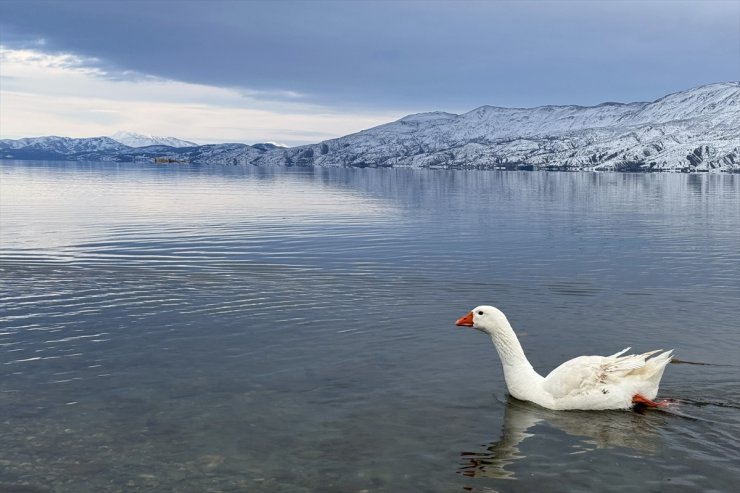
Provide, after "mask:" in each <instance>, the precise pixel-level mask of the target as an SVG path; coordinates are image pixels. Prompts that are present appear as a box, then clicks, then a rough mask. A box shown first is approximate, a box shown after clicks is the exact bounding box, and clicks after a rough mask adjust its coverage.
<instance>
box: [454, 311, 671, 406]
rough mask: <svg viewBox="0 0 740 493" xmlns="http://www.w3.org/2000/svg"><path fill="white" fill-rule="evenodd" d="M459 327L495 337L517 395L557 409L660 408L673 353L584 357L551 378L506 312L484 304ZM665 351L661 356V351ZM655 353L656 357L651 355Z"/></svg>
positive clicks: (506, 375) (510, 386)
mask: <svg viewBox="0 0 740 493" xmlns="http://www.w3.org/2000/svg"><path fill="white" fill-rule="evenodd" d="M457 325H459V326H464V327H472V328H475V329H477V330H480V331H481V332H485V333H487V334H489V335H490V336H491V339H492V340H493V344H494V346H495V347H496V350H497V352H498V354H499V357H500V358H501V364H502V365H503V368H504V379H505V380H506V386H507V388H508V390H509V393H510V394H511V395H512V396H513V397H516V398H517V399H520V400H524V401H530V402H534V403H535V404H539V405H540V406H542V407H545V408H548V409H554V410H566V409H581V410H604V409H630V408H631V407H632V406H634V405H635V404H636V403H641V404H646V405H648V406H657V405H659V404H658V403H655V402H653V399H655V397H656V396H657V395H658V386H659V384H660V379H661V377H662V376H663V370H665V367H666V365H667V364H668V363H669V362H670V361H671V354H672V351H665V352H661V351H662V350H657V351H650V352H647V353H643V354H630V355H627V354H625V353H626V352H627V351H629V349H630V348H627V349H624V350H622V351H620V352H618V353H616V354H612V355H611V356H579V357H577V358H573V359H571V360H568V361H566V362H565V363H563V364H561V365H560V366H558V367H557V368H555V369H554V370H553V371H551V372H550V373H549V374H548V375H547V376H545V377H543V376H542V375H540V374H538V373H537V372H536V371H535V370H534V368H532V365H531V364H530V363H529V361H528V360H527V357H526V356H525V355H524V350H523V349H522V346H521V344H520V343H519V339H517V337H516V334H515V333H514V330H513V329H512V328H511V325H510V324H509V321H508V320H507V318H506V316H505V315H504V314H503V312H501V311H500V310H499V309H497V308H494V307H492V306H485V305H483V306H479V307H476V308H475V309H474V310H473V311H471V312H470V313H468V314H467V315H465V316H464V317H462V318H460V319H459V320H458V321H457ZM657 353H660V354H657ZM651 356H652V357H651Z"/></svg>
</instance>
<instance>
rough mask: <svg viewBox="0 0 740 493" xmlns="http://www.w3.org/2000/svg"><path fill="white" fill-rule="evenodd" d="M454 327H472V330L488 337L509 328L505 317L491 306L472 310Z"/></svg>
mask: <svg viewBox="0 0 740 493" xmlns="http://www.w3.org/2000/svg"><path fill="white" fill-rule="evenodd" d="M455 325H459V326H460V327H472V328H473V329H476V330H480V331H481V332H485V333H486V334H489V335H494V334H495V333H496V332H499V331H501V330H502V329H504V328H506V327H510V326H509V321H508V320H507V319H506V315H504V313H503V312H502V311H501V310H499V309H498V308H495V307H493V306H488V305H481V306H477V307H475V308H473V310H472V311H471V312H470V313H468V314H467V315H465V316H464V317H460V318H459V319H458V320H457V322H455Z"/></svg>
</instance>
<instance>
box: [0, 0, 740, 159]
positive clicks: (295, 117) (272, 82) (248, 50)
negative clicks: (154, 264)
mask: <svg viewBox="0 0 740 493" xmlns="http://www.w3.org/2000/svg"><path fill="white" fill-rule="evenodd" d="M737 80H740V0H697V1H680V0H662V1H651V0H634V1H632V0H622V1H588V0H580V1H559V0H551V1H548V0H539V1H527V0H518V1H504V0H501V1H495V0H490V1H444V0H436V1H423V0H406V1H401V0H397V1H382V0H375V1H369V0H368V1H361V0H354V1H353V0H342V1H310V0H299V1H287V0H286V1H281V0H271V1H258V0H255V1H246V0H242V1H233V0H232V1H221V0H211V1H206V0H201V1H174V0H170V1H161V0H142V1H139V0H126V1H117V0H87V1H79V0H53V1H40V0H22V1H15V0H0V138H21V137H36V136H42V135H61V136H68V137H92V136H99V135H110V134H113V133H115V132H116V131H119V130H122V131H132V132H139V133H145V134H153V135H162V136H175V137H179V138H182V139H187V140H191V141H194V142H197V143H200V144H209V143H218V142H243V143H247V144H252V143H257V142H274V143H277V144H281V145H300V144H307V143H314V142H318V141H321V140H325V139H328V138H333V137H339V136H341V135H346V134H349V133H353V132H356V131H359V130H362V129H365V128H369V127H372V126H375V125H379V124H382V123H386V122H389V121H393V120H396V119H398V118H401V117H403V116H405V115H407V114H410V113H418V112H424V111H448V112H452V113H462V112H466V111H470V110H472V109H474V108H476V107H479V106H482V105H495V106H507V107H512V106H514V107H533V106H541V105H547V104H556V105H559V104H578V105H595V104H599V103H602V102H606V101H616V102H633V101H653V100H655V99H658V98H660V97H662V96H664V95H666V94H669V93H672V92H676V91H681V90H685V89H689V88H692V87H696V86H699V85H703V84H709V83H714V82H726V81H737Z"/></svg>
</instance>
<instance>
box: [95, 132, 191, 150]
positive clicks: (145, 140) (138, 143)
mask: <svg viewBox="0 0 740 493" xmlns="http://www.w3.org/2000/svg"><path fill="white" fill-rule="evenodd" d="M110 138H111V139H113V140H115V141H117V142H120V143H121V144H124V145H127V146H129V147H147V146H170V147H195V146H197V145H198V144H196V143H195V142H190V141H188V140H182V139H178V138H175V137H157V136H156V135H144V134H137V133H134V132H116V133H114V134H113V135H111V136H110Z"/></svg>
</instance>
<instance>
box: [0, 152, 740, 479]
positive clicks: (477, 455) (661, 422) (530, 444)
mask: <svg viewBox="0 0 740 493" xmlns="http://www.w3.org/2000/svg"><path fill="white" fill-rule="evenodd" d="M0 187H1V188H0V221H1V223H0V226H1V229H0V235H1V236H0V240H1V247H0V255H1V263H0V276H1V277H0V423H1V424H0V443H2V447H0V492H11V491H12V492H21V491H22V492H28V493H30V492H108V491H111V492H115V491H127V492H129V491H131V492H139V491H142V492H143V491H173V492H196V491H198V492H205V491H213V492H216V491H222V492H258V493H260V492H271V493H272V492H330V493H331V492H393V493H395V492H416V491H424V492H458V491H475V492H494V491H496V492H518V491H539V492H592V491H635V490H636V489H639V490H640V491H656V492H657V491H666V492H668V491H670V492H675V491H679V492H680V491H686V492H693V491H705V492H709V491H713V492H729V491H736V488H737V484H738V482H740V469H739V468H740V466H739V465H740V385H739V384H738V382H739V381H740V361H739V360H740V358H739V357H738V354H739V351H738V348H740V323H739V322H738V321H739V319H740V248H739V247H738V246H739V245H740V175H716V176H715V175H712V176H706V175H705V176H697V175H673V174H660V175H629V174H608V173H604V174H591V173H574V174H565V173H560V174H558V173H544V172H543V173H531V172H530V173H527V172H521V173H518V172H493V171H487V172H482V171H469V172H465V171H449V172H448V171H414V170H371V169H365V170H363V169H282V168H207V167H203V168H201V167H195V166H193V167H190V166H178V167H158V166H153V165H148V164H125V165H124V164H121V165H117V164H105V163H93V164H75V163H39V162H8V161H6V162H3V163H2V164H0ZM482 303H488V304H494V305H497V306H498V307H500V308H501V309H502V310H504V312H505V313H507V314H508V316H509V318H510V320H511V322H512V324H513V326H514V328H515V330H517V331H518V333H519V334H520V336H521V340H522V344H523V345H524V348H525V351H526V352H527V354H528V355H529V357H530V360H531V362H532V364H533V365H534V366H535V368H537V369H539V370H540V371H541V372H548V371H549V370H550V369H552V368H554V367H555V366H557V365H558V364H560V363H561V362H562V361H563V360H565V359H568V358H571V357H575V356H578V355H581V354H607V353H608V354H611V353H614V352H616V351H618V350H620V349H622V348H624V347H626V346H632V347H633V348H634V349H635V350H637V351H646V350H650V349H657V348H666V349H668V348H675V349H676V351H677V355H678V357H679V358H681V359H682V360H687V361H696V362H704V363H711V364H710V365H688V364H675V365H670V367H669V368H668V369H667V371H666V374H665V377H664V379H663V385H662V387H661V396H662V397H671V398H675V399H677V402H676V403H675V404H673V406H672V407H671V408H670V409H669V410H667V411H648V412H645V413H644V414H639V413H636V412H600V413H589V412H551V411H547V410H544V409H541V408H538V407H536V406H533V405H529V404H526V403H522V402H518V401H514V400H507V397H506V389H505V385H504V381H503V376H502V371H501V368H500V363H499V361H498V357H497V355H496V352H495V350H494V348H493V346H492V344H491V343H490V340H489V339H487V338H486V337H485V336H484V335H483V334H480V333H478V332H475V331H471V330H466V329H461V328H457V327H455V326H454V320H455V319H456V318H458V317H459V316H461V315H463V314H465V313H466V312H467V311H468V310H469V309H471V308H472V307H474V306H475V305H478V304H482Z"/></svg>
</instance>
